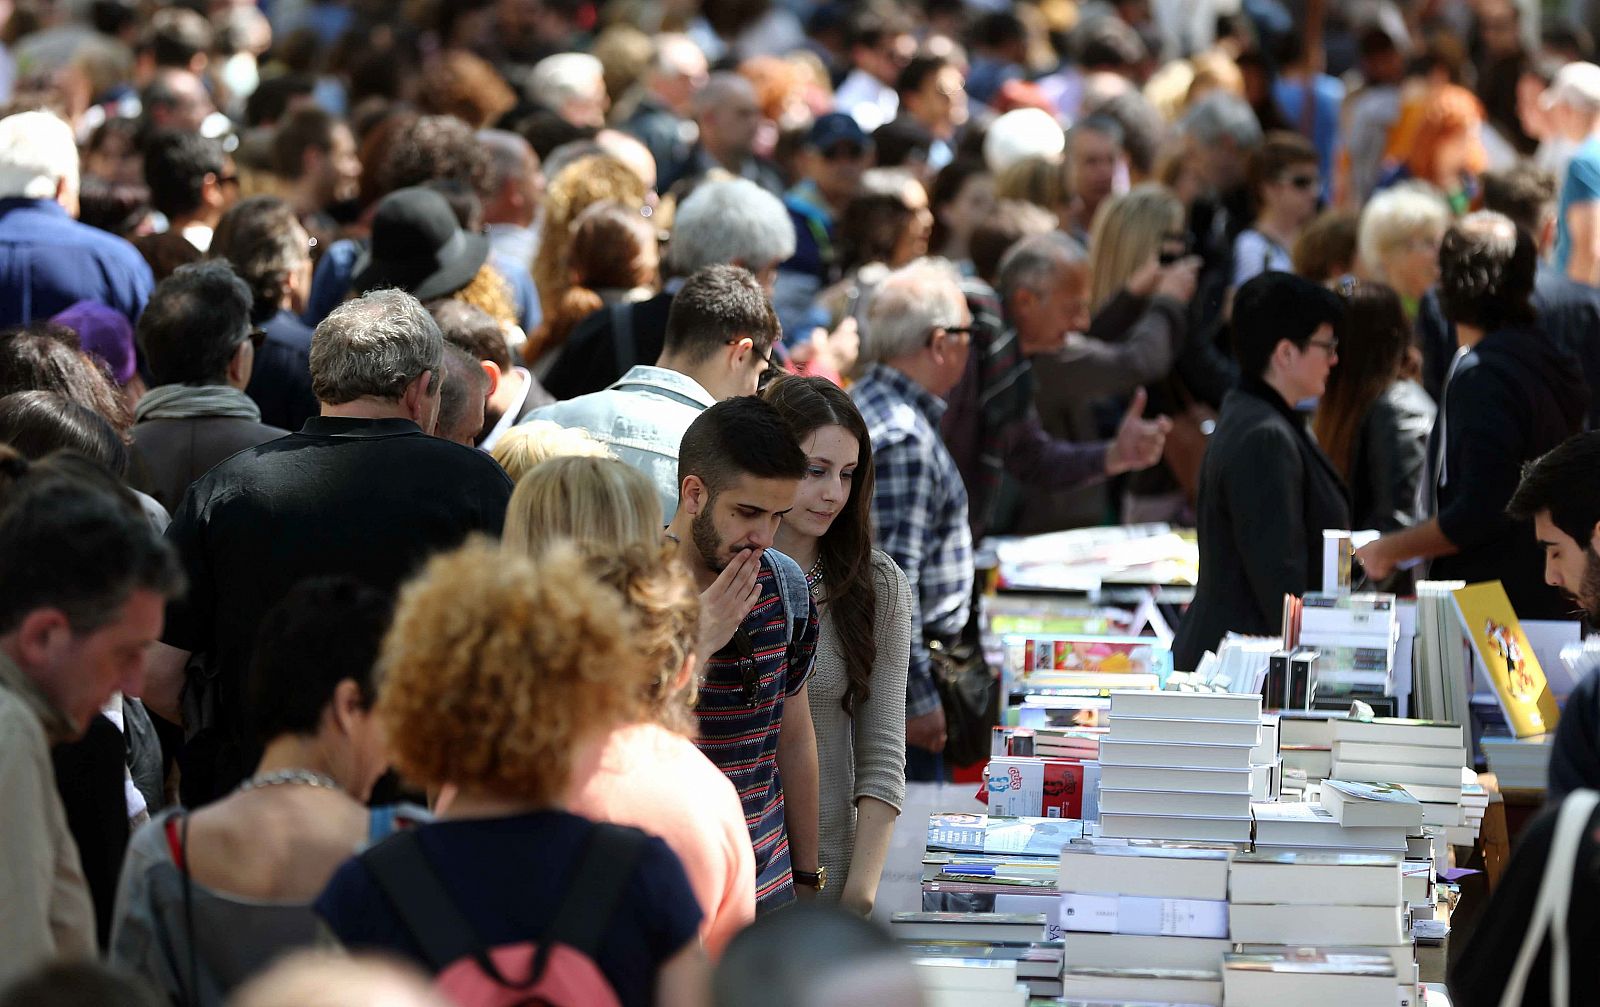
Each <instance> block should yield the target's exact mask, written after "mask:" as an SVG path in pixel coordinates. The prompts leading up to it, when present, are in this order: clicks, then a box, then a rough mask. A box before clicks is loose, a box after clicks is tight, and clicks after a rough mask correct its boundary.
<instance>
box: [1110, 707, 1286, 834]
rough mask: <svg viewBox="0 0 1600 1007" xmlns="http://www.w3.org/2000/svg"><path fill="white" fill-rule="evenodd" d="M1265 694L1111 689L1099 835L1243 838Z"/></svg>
mask: <svg viewBox="0 0 1600 1007" xmlns="http://www.w3.org/2000/svg"><path fill="white" fill-rule="evenodd" d="M1260 742H1261V697H1260V695H1250V696H1246V695H1237V694H1229V693H1198V692H1114V693H1112V695H1111V730H1110V732H1109V733H1108V734H1107V735H1106V737H1105V739H1104V740H1103V741H1102V742H1101V743H1100V835H1102V836H1109V837H1116V838H1123V839H1165V840H1189V841H1199V842H1225V843H1238V844H1244V843H1248V842H1249V841H1250V794H1251V776H1252V773H1251V769H1250V765H1251V761H1250V756H1251V752H1252V750H1253V749H1255V748H1256V746H1257V745H1258V744H1260Z"/></svg>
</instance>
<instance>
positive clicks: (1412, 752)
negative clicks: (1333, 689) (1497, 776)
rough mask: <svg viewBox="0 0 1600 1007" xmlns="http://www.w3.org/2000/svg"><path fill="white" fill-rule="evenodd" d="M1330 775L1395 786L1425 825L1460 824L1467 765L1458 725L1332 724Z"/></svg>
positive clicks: (1382, 719) (1420, 722) (1413, 722)
mask: <svg viewBox="0 0 1600 1007" xmlns="http://www.w3.org/2000/svg"><path fill="white" fill-rule="evenodd" d="M1333 734H1334V752H1333V774H1332V775H1333V776H1334V777H1335V778H1336V779H1340V780H1348V781H1352V782H1357V783H1398V784H1400V785H1401V786H1403V787H1405V788H1406V790H1407V791H1408V792H1410V794H1411V795H1412V796H1413V797H1415V798H1416V799H1417V800H1418V801H1420V802H1422V821H1423V824H1425V825H1441V826H1444V827H1446V828H1450V827H1455V826H1459V825H1461V824H1462V823H1463V821H1464V818H1463V816H1462V813H1461V770H1462V768H1463V767H1465V766H1466V764H1467V752H1466V741H1465V737H1464V735H1463V733H1462V730H1461V725H1460V724H1453V723H1443V722H1439V721H1427V720H1400V719H1396V718H1388V717H1380V718H1375V719H1373V720H1349V719H1347V720H1339V721H1335V722H1334V725H1333Z"/></svg>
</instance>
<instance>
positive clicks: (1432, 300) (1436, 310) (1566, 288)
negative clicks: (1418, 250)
mask: <svg viewBox="0 0 1600 1007" xmlns="http://www.w3.org/2000/svg"><path fill="white" fill-rule="evenodd" d="M1533 309H1534V311H1535V312H1536V313H1537V314H1538V316H1539V327H1540V328H1541V329H1543V330H1544V331H1545V334H1546V335H1548V336H1549V337H1550V338H1551V339H1553V340H1555V342H1556V345H1557V346H1559V347H1561V348H1562V349H1564V350H1566V351H1567V352H1568V353H1571V354H1572V355H1573V356H1575V357H1577V358H1578V363H1579V365H1580V366H1581V368H1582V370H1583V377H1584V381H1585V383H1586V384H1587V385H1588V386H1589V390H1590V392H1591V393H1593V392H1594V390H1595V387H1596V385H1597V383H1600V290H1597V289H1595V288H1594V287H1591V286H1589V285H1588V284H1584V283H1579V282H1577V281H1576V280H1574V279H1572V278H1571V277H1569V276H1567V274H1565V273H1563V272H1562V271H1561V270H1559V269H1557V268H1555V267H1554V266H1552V265H1550V264H1548V263H1544V262H1541V263H1540V264H1539V273H1538V275H1537V277H1536V278H1535V281H1534V288H1533ZM1417 339H1418V341H1419V342H1420V343H1421V345H1422V370H1423V380H1422V386H1423V387H1424V388H1426V389H1427V390H1428V394H1429V395H1432V396H1433V398H1434V401H1436V402H1437V401H1438V400H1439V395H1440V393H1441V391H1442V389H1443V387H1444V377H1445V374H1446V373H1447V372H1448V371H1449V370H1450V361H1451V359H1452V358H1453V357H1454V356H1455V352H1456V349H1457V348H1458V346H1459V345H1460V344H1459V343H1458V342H1457V341H1456V327H1455V326H1454V325H1452V324H1450V322H1449V321H1447V320H1446V319H1445V317H1444V311H1443V309H1442V308H1440V306H1439V294H1438V292H1437V291H1436V290H1429V291H1428V292H1427V293H1426V294H1424V295H1423V296H1422V304H1421V306H1420V307H1419V309H1418V311H1417ZM1585 422H1586V425H1585V427H1584V429H1586V430H1600V396H1594V395H1592V394H1591V398H1590V402H1589V412H1588V417H1587V420H1586V421H1585Z"/></svg>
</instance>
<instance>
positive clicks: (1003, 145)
mask: <svg viewBox="0 0 1600 1007" xmlns="http://www.w3.org/2000/svg"><path fill="white" fill-rule="evenodd" d="M1066 147H1067V134H1066V133H1065V132H1064V131H1063V130H1062V128H1061V124H1060V123H1059V122H1057V121H1056V119H1055V116H1053V115H1051V114H1050V113H1049V112H1046V111H1044V110H1043V109H1039V108H1018V109H1013V110H1012V111H1010V112H1007V113H1006V114H1005V115H1002V116H1001V117H1000V118H998V119H996V120H995V121H994V122H993V123H992V124H991V125H990V126H989V131H988V132H987V133H986V134H984V138H983V160H984V161H985V162H986V163H987V164H988V165H989V170H990V171H992V172H994V173H995V174H996V175H998V174H1000V173H1001V172H1003V171H1005V170H1006V169H1007V168H1009V167H1011V166H1012V165H1013V164H1016V163H1017V162H1018V161H1021V160H1022V159H1023V158H1027V157H1043V158H1046V159H1048V160H1059V159H1060V157H1061V154H1062V152H1063V151H1064V150H1066Z"/></svg>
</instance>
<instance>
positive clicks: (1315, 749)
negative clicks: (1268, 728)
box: [1278, 713, 1336, 783]
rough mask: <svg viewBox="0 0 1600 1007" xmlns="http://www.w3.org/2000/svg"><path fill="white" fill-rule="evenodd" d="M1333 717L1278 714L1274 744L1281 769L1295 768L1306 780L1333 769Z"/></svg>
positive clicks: (1321, 776) (1315, 779)
mask: <svg viewBox="0 0 1600 1007" xmlns="http://www.w3.org/2000/svg"><path fill="white" fill-rule="evenodd" d="M1335 719H1336V718H1333V717H1330V716H1327V715H1325V714H1324V715H1316V714H1305V715H1302V714H1289V713H1285V714H1280V715H1279V717H1278V747H1279V750H1280V755H1281V756H1282V758H1283V768H1284V771H1285V773H1287V772H1288V771H1290V770H1294V771H1297V772H1299V773H1301V774H1303V778H1304V779H1305V781H1306V782H1308V783H1315V782H1317V781H1318V780H1323V779H1326V778H1327V777H1328V774H1329V773H1331V772H1332V771H1333V722H1334V720H1335Z"/></svg>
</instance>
